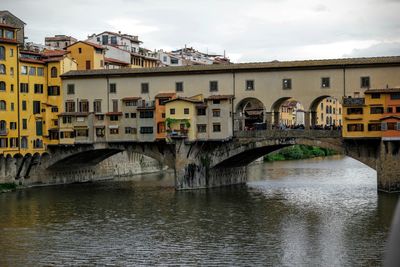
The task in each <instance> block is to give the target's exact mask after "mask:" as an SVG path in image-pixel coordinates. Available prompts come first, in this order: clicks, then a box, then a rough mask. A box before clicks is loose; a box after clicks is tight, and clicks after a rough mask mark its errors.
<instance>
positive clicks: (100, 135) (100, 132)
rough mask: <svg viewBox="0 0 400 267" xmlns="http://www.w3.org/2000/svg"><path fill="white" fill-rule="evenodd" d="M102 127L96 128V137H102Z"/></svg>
mask: <svg viewBox="0 0 400 267" xmlns="http://www.w3.org/2000/svg"><path fill="white" fill-rule="evenodd" d="M104 135H105V133H104V127H98V128H96V137H104Z"/></svg>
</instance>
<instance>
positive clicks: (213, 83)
mask: <svg viewBox="0 0 400 267" xmlns="http://www.w3.org/2000/svg"><path fill="white" fill-rule="evenodd" d="M217 91H218V81H210V92H217Z"/></svg>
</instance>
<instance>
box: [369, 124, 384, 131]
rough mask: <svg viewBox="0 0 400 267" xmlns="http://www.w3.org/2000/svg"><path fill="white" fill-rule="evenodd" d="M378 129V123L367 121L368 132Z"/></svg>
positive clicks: (379, 128) (379, 125)
mask: <svg viewBox="0 0 400 267" xmlns="http://www.w3.org/2000/svg"><path fill="white" fill-rule="evenodd" d="M380 130H381V124H380V123H368V131H369V132H373V131H380Z"/></svg>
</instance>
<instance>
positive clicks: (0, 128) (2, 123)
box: [0, 121, 7, 132]
mask: <svg viewBox="0 0 400 267" xmlns="http://www.w3.org/2000/svg"><path fill="white" fill-rule="evenodd" d="M6 127H7V123H6V121H0V132H1V131H5V130H6Z"/></svg>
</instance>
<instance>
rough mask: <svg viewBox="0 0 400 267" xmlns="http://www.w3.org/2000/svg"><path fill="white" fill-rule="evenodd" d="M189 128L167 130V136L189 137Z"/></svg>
mask: <svg viewBox="0 0 400 267" xmlns="http://www.w3.org/2000/svg"><path fill="white" fill-rule="evenodd" d="M188 133H189V130H188V129H179V130H174V129H173V130H167V136H168V137H170V138H172V139H174V138H176V139H183V138H187V137H188Z"/></svg>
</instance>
